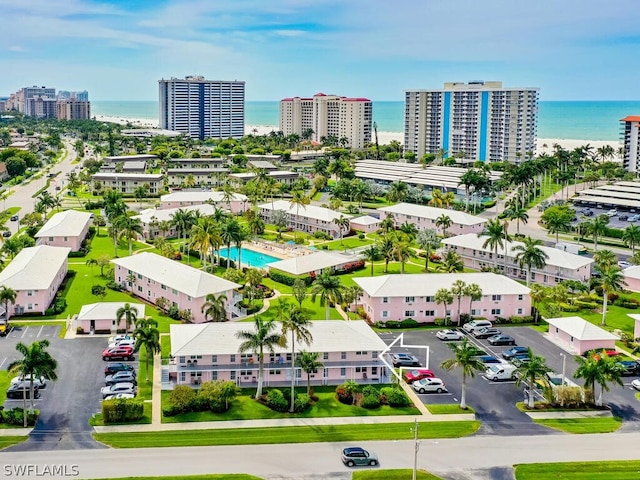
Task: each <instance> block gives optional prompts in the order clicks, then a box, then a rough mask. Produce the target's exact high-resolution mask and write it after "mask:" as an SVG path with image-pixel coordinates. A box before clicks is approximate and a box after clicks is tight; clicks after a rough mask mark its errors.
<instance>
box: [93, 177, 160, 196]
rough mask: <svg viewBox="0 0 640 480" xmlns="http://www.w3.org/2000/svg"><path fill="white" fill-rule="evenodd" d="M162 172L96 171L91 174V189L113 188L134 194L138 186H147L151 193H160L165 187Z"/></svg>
mask: <svg viewBox="0 0 640 480" xmlns="http://www.w3.org/2000/svg"><path fill="white" fill-rule="evenodd" d="M163 181H164V175H162V174H161V173H124V172H123V173H95V174H93V175H92V176H91V189H92V190H97V189H98V188H97V186H98V184H99V185H100V187H101V189H102V190H103V191H104V190H108V189H112V190H115V191H117V192H120V193H123V194H125V195H133V193H134V192H135V191H136V188H138V187H146V188H147V192H148V194H149V195H158V193H160V191H161V190H162V188H163Z"/></svg>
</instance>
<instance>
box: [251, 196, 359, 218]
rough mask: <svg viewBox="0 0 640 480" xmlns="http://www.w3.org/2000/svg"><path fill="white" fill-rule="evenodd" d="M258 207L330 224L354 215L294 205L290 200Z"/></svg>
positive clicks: (310, 206)
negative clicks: (282, 211)
mask: <svg viewBox="0 0 640 480" xmlns="http://www.w3.org/2000/svg"><path fill="white" fill-rule="evenodd" d="M258 207H259V208H261V209H264V210H284V211H285V212H287V213H288V214H289V215H299V216H301V217H307V218H313V219H316V220H322V221H325V222H329V223H331V222H333V221H334V220H335V219H336V218H340V217H341V216H344V217H345V218H348V219H351V218H353V215H349V214H346V213H340V212H336V211H335V210H330V209H328V208H324V207H318V206H316V205H301V206H298V205H296V204H292V203H291V202H290V201H288V200H276V201H275V202H273V206H271V202H269V203H264V204H262V205H259V206H258Z"/></svg>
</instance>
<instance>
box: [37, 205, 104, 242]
mask: <svg viewBox="0 0 640 480" xmlns="http://www.w3.org/2000/svg"><path fill="white" fill-rule="evenodd" d="M91 217H92V214H91V213H89V212H79V211H77V210H65V211H64V212H60V213H56V214H55V215H54V216H53V217H51V218H50V219H49V220H48V221H47V223H45V224H44V225H43V226H42V228H41V229H40V230H38V233H36V238H40V237H77V236H78V235H80V234H81V233H82V231H83V230H84V228H85V227H86V226H87V224H89V223H91Z"/></svg>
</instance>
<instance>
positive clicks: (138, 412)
mask: <svg viewBox="0 0 640 480" xmlns="http://www.w3.org/2000/svg"><path fill="white" fill-rule="evenodd" d="M143 415H144V401H143V400H142V399H139V398H116V399H114V400H105V401H103V402H102V419H103V420H104V423H123V422H137V421H138V420H140V419H141V418H142V416H143Z"/></svg>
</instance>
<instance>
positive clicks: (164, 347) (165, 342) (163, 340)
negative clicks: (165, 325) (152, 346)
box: [160, 335, 171, 358]
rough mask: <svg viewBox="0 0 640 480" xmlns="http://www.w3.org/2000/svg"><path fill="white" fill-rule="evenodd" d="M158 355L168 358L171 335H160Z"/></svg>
mask: <svg viewBox="0 0 640 480" xmlns="http://www.w3.org/2000/svg"><path fill="white" fill-rule="evenodd" d="M160 347H161V348H160V357H161V358H169V356H170V355H171V337H170V336H169V335H163V336H161V337H160Z"/></svg>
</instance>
